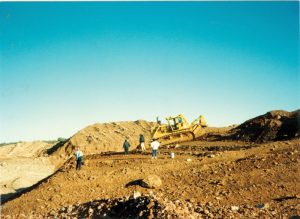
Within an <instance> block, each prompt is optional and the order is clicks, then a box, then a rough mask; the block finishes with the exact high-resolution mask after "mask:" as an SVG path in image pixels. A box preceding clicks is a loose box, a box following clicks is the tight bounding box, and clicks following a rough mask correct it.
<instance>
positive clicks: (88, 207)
mask: <svg viewBox="0 0 300 219" xmlns="http://www.w3.org/2000/svg"><path fill="white" fill-rule="evenodd" d="M162 208H163V206H161V204H160V203H159V202H158V201H157V200H155V199H154V198H152V197H150V196H139V197H135V198H134V197H130V198H126V197H124V198H117V199H101V200H95V201H91V202H87V203H83V204H78V205H70V206H67V207H63V208H61V209H59V210H58V212H56V213H54V212H53V213H51V212H50V213H49V215H48V216H49V217H55V218H66V217H77V218H150V217H151V218H164V217H165V216H164V213H163V212H162Z"/></svg>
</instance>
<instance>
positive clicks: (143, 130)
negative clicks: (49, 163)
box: [51, 120, 154, 156]
mask: <svg viewBox="0 0 300 219" xmlns="http://www.w3.org/2000/svg"><path fill="white" fill-rule="evenodd" d="M153 125H154V123H151V122H147V121H144V120H137V121H134V122H112V123H103V124H100V123H96V124H93V125H90V126H87V127H86V128H84V129H82V130H80V131H79V132H77V133H76V134H75V135H73V136H72V137H71V138H70V139H68V140H67V141H66V142H65V143H64V144H61V145H57V148H56V149H55V151H51V153H57V154H60V155H61V154H65V155H67V156H68V155H70V154H71V153H72V152H73V151H74V149H75V148H76V147H80V149H81V150H82V151H83V152H84V154H85V155H88V154H95V153H100V152H107V151H122V150H123V148H122V145H123V142H124V140H125V139H126V138H127V139H128V140H129V143H130V145H131V147H130V149H135V148H136V147H137V146H138V144H139V135H140V134H143V135H144V136H145V141H146V143H147V142H149V140H150V137H151V136H150V130H151V127H152V126H153ZM54 148H55V147H54Z"/></svg>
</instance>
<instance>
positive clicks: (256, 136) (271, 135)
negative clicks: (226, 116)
mask: <svg viewBox="0 0 300 219" xmlns="http://www.w3.org/2000/svg"><path fill="white" fill-rule="evenodd" d="M234 131H235V134H234V138H235V139H239V140H243V141H255V142H267V141H273V140H287V139H292V138H295V137H299V135H300V110H296V111H293V112H287V111H283V110H274V111H270V112H268V113H266V114H264V115H261V116H258V117H255V118H253V119H250V120H247V121H246V122H244V123H243V124H241V125H239V126H238V127H236V128H235V130H234Z"/></svg>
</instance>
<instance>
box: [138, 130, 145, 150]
mask: <svg viewBox="0 0 300 219" xmlns="http://www.w3.org/2000/svg"><path fill="white" fill-rule="evenodd" d="M139 140H140V146H141V150H142V152H144V151H145V150H146V149H145V137H144V135H142V134H140V139H139Z"/></svg>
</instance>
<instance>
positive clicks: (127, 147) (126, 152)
mask: <svg viewBox="0 0 300 219" xmlns="http://www.w3.org/2000/svg"><path fill="white" fill-rule="evenodd" d="M129 147H130V144H129V142H128V141H127V139H125V141H124V143H123V148H124V153H125V155H128V150H129Z"/></svg>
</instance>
